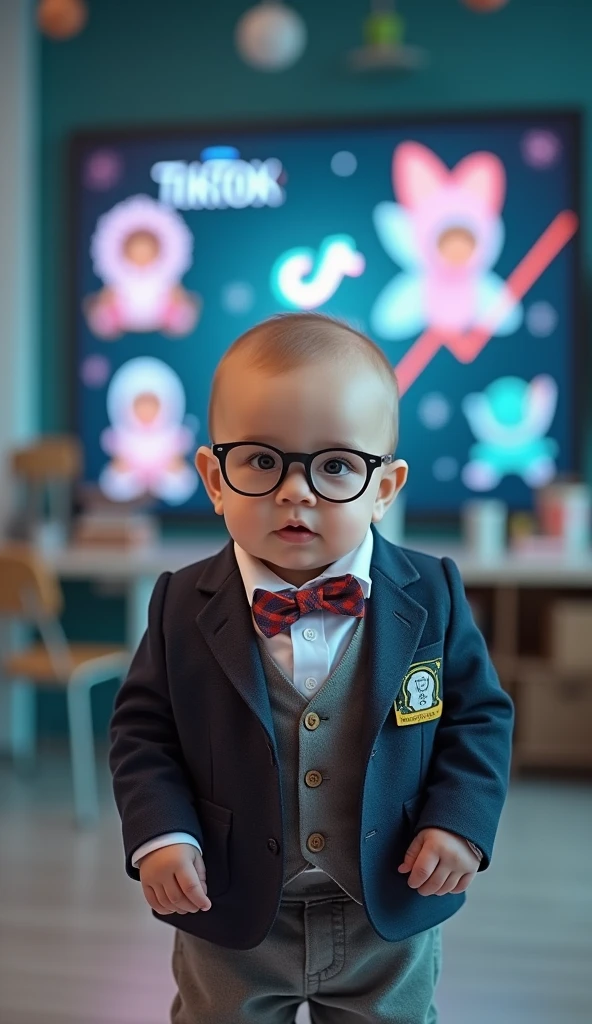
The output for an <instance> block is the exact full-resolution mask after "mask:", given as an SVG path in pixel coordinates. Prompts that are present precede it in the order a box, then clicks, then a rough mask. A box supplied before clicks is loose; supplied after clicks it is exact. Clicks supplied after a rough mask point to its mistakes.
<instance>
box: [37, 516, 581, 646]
mask: <svg viewBox="0 0 592 1024" xmlns="http://www.w3.org/2000/svg"><path fill="white" fill-rule="evenodd" d="M227 540H228V537H227V536H226V535H224V534H220V535H219V536H212V537H207V538H204V537H201V538H196V539H195V540H169V541H166V540H165V541H161V542H159V543H157V544H153V545H146V546H142V547H138V548H131V549H129V550H121V549H119V548H100V549H96V548H91V547H87V548H85V547H67V548H63V549H61V550H56V551H53V552H45V554H44V557H45V559H46V560H47V561H48V562H49V564H50V565H51V566H52V567H53V569H54V571H55V572H56V573H57V575H58V576H59V577H60V578H61V579H88V580H94V581H97V582H102V583H120V584H122V585H123V587H124V588H125V593H126V602H127V613H126V616H127V623H126V642H127V643H128V645H129V646H130V648H131V649H134V648H135V647H136V646H137V644H138V643H139V641H140V639H141V637H142V635H143V633H144V630H145V628H146V621H147V609H148V601H149V599H150V594H151V592H152V588H153V586H154V583H155V582H156V580H157V578H158V576H159V575H160V573H162V572H166V571H173V572H174V571H175V570H176V569H180V568H181V567H182V566H184V565H189V564H190V563H191V562H198V561H200V560H201V559H203V558H208V557H209V556H210V555H213V554H216V552H218V551H220V550H221V548H222V547H224V545H225V544H226V543H227ZM405 546H407V547H410V548H416V549H417V550H420V551H424V552H427V553H428V554H433V555H436V556H438V557H442V556H443V555H449V556H450V557H451V558H453V559H454V561H455V562H456V564H457V565H458V567H459V570H460V573H461V576H462V577H463V580H464V582H465V585H466V586H467V587H492V588H494V589H495V590H496V603H497V604H498V605H500V611H501V612H502V613H503V615H502V618H503V623H504V630H505V629H506V627H507V623H508V619H509V613H511V608H512V606H513V604H514V601H515V595H516V592H517V590H519V589H521V588H532V587H535V588H536V587H558V588H559V587H564V588H570V589H571V588H573V589H587V588H590V589H592V553H587V554H585V555H579V556H577V557H565V556H561V555H555V554H537V555H518V554H514V553H512V552H508V553H506V554H505V555H504V556H503V557H501V558H499V559H497V560H496V561H483V560H481V559H479V558H477V557H475V556H474V555H473V554H472V553H471V552H470V551H468V550H467V549H466V547H464V546H463V545H462V544H459V543H458V542H455V541H453V540H446V539H445V538H443V539H440V540H433V539H426V538H415V540H414V539H413V538H409V539H408V540H406V542H405ZM496 646H497V645H496Z"/></svg>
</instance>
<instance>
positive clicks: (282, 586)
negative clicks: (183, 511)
mask: <svg viewBox="0 0 592 1024" xmlns="http://www.w3.org/2000/svg"><path fill="white" fill-rule="evenodd" d="M373 547H374V537H373V535H372V530H370V529H368V533H367V534H366V536H365V537H364V540H363V541H362V543H361V544H360V545H359V547H357V548H355V549H354V550H353V551H350V552H349V553H348V554H347V555H343V556H342V557H341V558H338V559H337V561H336V562H333V563H332V564H331V565H329V566H327V568H326V569H325V571H324V572H322V573H321V574H320V575H319V576H315V578H314V579H313V580H309V581H308V582H307V583H303V585H302V586H301V587H295V586H293V585H292V584H291V583H287V582H286V580H282V579H280V577H279V576H276V574H275V573H274V572H272V571H271V569H268V568H267V566H266V565H264V564H263V562H261V561H260V560H259V559H258V558H255V557H254V556H253V555H250V554H249V553H248V551H245V550H244V548H241V547H239V545H238V544H237V543H236V541H235V542H234V553H235V556H236V561H237V563H238V567H239V571H240V574H241V576H242V580H243V584H244V587H245V593H246V595H247V600H248V602H249V605H252V604H253V592H254V591H255V590H257V589H258V588H260V589H261V590H270V591H271V592H272V593H276V592H277V591H278V590H304V589H305V588H306V587H310V586H311V585H312V584H314V583H318V582H319V581H320V580H331V579H335V577H336V576H345V575H346V573H351V575H352V576H355V578H356V579H357V581H358V583H359V584H360V586H361V588H362V591H363V594H364V597H365V598H366V599H367V598H369V597H370V588H371V586H372V582H371V579H370V562H371V560H372V549H373Z"/></svg>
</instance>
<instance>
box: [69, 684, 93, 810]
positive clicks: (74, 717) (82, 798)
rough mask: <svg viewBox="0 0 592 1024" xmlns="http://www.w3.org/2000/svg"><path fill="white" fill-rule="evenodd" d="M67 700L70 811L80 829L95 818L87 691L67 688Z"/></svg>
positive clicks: (73, 686) (71, 687)
mask: <svg viewBox="0 0 592 1024" xmlns="http://www.w3.org/2000/svg"><path fill="white" fill-rule="evenodd" d="M67 699H68V725H69V730H70V756H71V761H72V781H73V784H74V808H75V812H76V820H77V822H78V824H79V825H84V824H88V823H90V822H93V821H96V819H97V818H98V816H99V797H98V790H97V769H96V763H95V744H94V735H93V724H92V710H91V697H90V687H87V686H83V685H70V686H68V690H67Z"/></svg>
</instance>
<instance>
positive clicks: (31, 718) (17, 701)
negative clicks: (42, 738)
mask: <svg viewBox="0 0 592 1024" xmlns="http://www.w3.org/2000/svg"><path fill="white" fill-rule="evenodd" d="M10 746H11V754H12V760H13V763H14V766H15V768H16V770H17V771H18V772H19V773H21V774H23V775H31V774H32V772H33V771H34V769H35V763H36V753H37V749H36V748H37V701H36V693H35V687H34V686H33V684H32V683H27V682H14V683H12V684H11V686H10Z"/></svg>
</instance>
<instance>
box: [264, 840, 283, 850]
mask: <svg viewBox="0 0 592 1024" xmlns="http://www.w3.org/2000/svg"><path fill="white" fill-rule="evenodd" d="M267 849H268V850H269V851H270V852H271V853H279V852H280V844H279V843H278V842H277V841H276V840H275V839H268V840H267Z"/></svg>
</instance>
